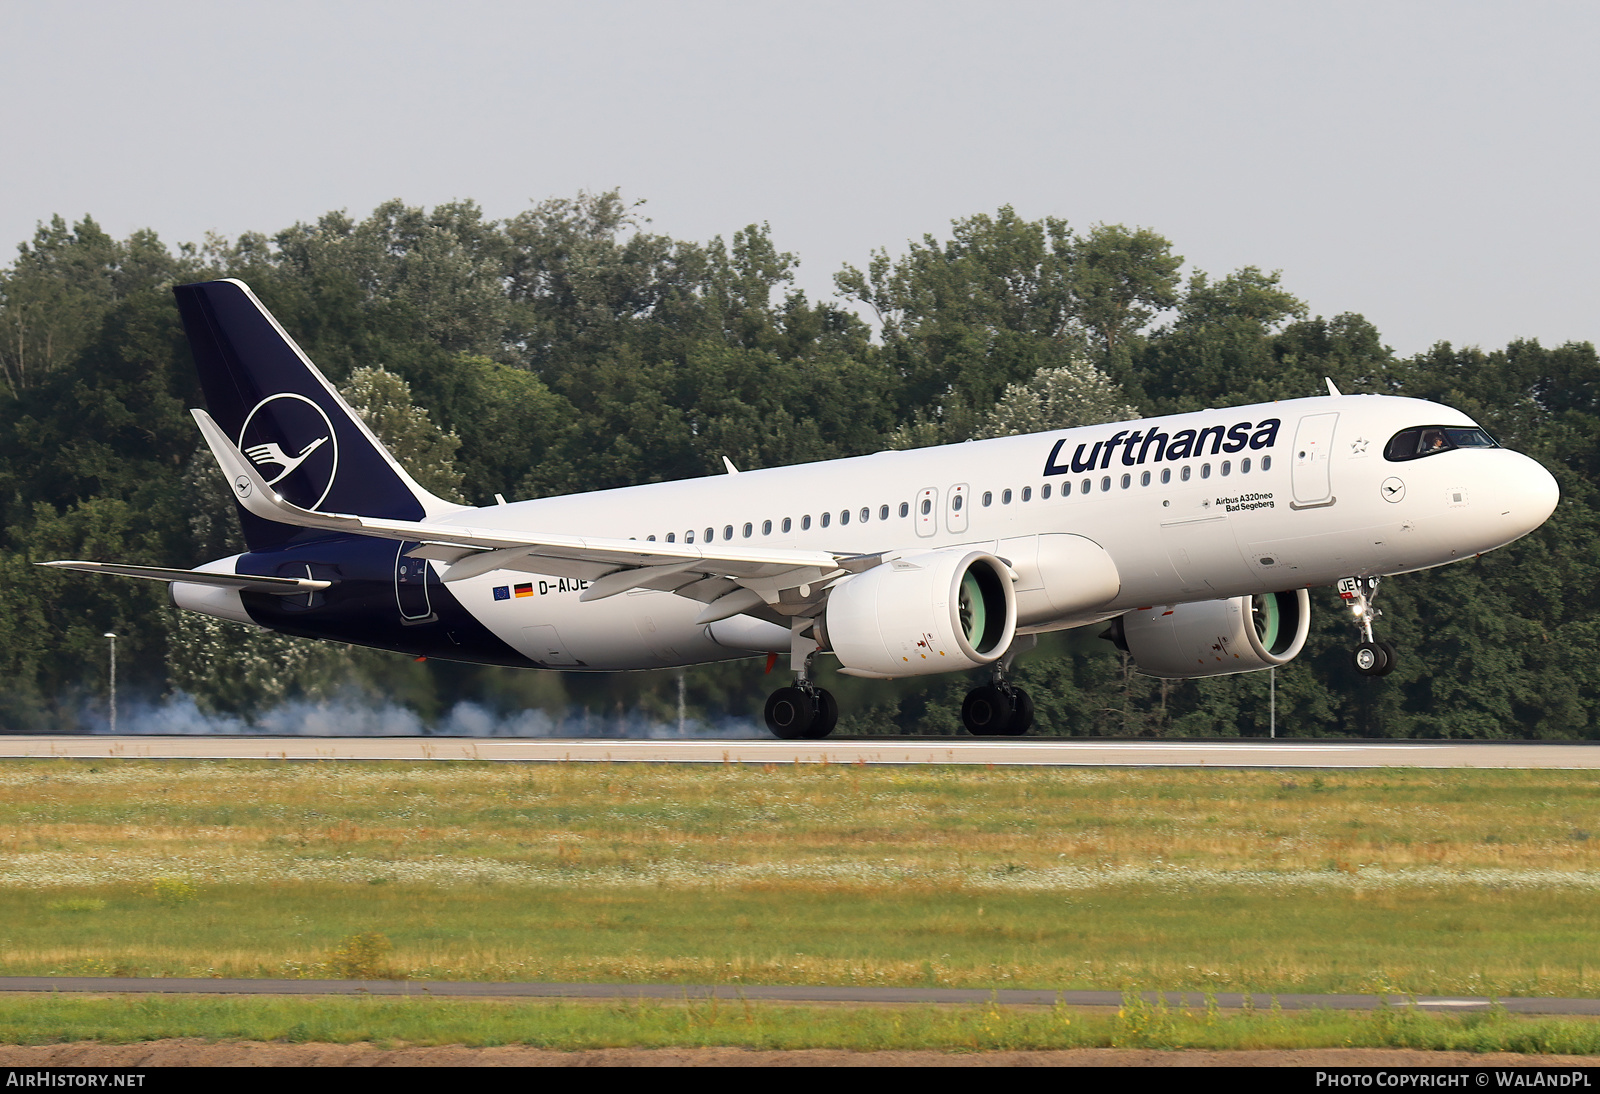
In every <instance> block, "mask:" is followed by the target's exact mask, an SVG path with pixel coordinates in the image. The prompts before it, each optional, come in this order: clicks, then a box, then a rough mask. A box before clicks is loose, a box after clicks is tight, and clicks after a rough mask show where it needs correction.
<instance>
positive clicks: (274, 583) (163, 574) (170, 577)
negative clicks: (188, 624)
mask: <svg viewBox="0 0 1600 1094" xmlns="http://www.w3.org/2000/svg"><path fill="white" fill-rule="evenodd" d="M39 565H40V566H54V567H56V568H58V569H62V570H86V571H88V572H89V573H91V574H116V575H117V576H118V577H141V578H144V579H145V580H146V581H185V582H188V583H189V584H191V585H212V586H215V587H217V588H219V589H238V590H239V591H240V592H246V593H268V594H270V595H272V596H295V595H303V594H305V593H313V592H316V591H318V590H319V589H326V588H327V587H328V586H330V585H332V584H333V582H331V581H319V580H317V579H316V578H311V577H259V576H257V575H255V574H221V573H215V572H213V571H210V570H177V569H169V568H168V567H165V566H124V565H122V564H120V563H111V562H79V561H78V560H76V559H67V560H63V561H59V562H41V563H39Z"/></svg>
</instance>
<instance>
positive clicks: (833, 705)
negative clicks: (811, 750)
mask: <svg viewBox="0 0 1600 1094" xmlns="http://www.w3.org/2000/svg"><path fill="white" fill-rule="evenodd" d="M811 699H812V702H813V703H815V704H816V708H817V713H816V714H815V715H814V716H813V717H812V719H811V728H810V729H809V730H807V731H806V733H805V734H804V737H805V739H806V740H808V741H820V740H822V738H824V737H826V736H827V735H828V734H830V733H832V732H833V727H834V726H836V725H838V724H839V701H838V700H837V699H835V698H834V697H833V692H831V691H828V690H827V689H825V688H818V689H817V690H815V691H813V692H812V693H811Z"/></svg>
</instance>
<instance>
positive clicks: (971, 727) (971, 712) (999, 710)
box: [961, 684, 1012, 737]
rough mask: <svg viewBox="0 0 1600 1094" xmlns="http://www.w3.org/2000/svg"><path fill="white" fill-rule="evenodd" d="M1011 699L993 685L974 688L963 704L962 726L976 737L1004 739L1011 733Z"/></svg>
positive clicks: (968, 693)
mask: <svg viewBox="0 0 1600 1094" xmlns="http://www.w3.org/2000/svg"><path fill="white" fill-rule="evenodd" d="M1011 717H1012V711H1011V699H1010V697H1009V696H1007V695H1006V693H1005V692H1003V691H1001V690H1000V689H999V688H997V687H995V686H994V685H993V684H985V685H983V687H981V688H973V689H972V690H971V691H969V692H967V698H966V701H965V702H963V703H962V704H961V724H962V725H964V726H966V727H967V732H968V733H970V734H972V735H973V736H974V737H1003V736H1005V735H1006V734H1007V733H1009V732H1011Z"/></svg>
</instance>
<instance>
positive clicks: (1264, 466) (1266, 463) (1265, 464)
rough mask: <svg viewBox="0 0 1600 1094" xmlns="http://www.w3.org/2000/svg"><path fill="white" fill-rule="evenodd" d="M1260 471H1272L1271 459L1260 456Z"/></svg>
mask: <svg viewBox="0 0 1600 1094" xmlns="http://www.w3.org/2000/svg"><path fill="white" fill-rule="evenodd" d="M1261 470H1263V471H1271V470H1272V457H1271V456H1262V457H1261Z"/></svg>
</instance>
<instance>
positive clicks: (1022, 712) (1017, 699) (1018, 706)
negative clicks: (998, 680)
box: [1006, 688, 1033, 737]
mask: <svg viewBox="0 0 1600 1094" xmlns="http://www.w3.org/2000/svg"><path fill="white" fill-rule="evenodd" d="M1032 728H1033V697H1032V696H1030V695H1029V694H1028V693H1027V692H1025V691H1023V690H1022V689H1021V688H1012V689H1011V726H1010V728H1008V729H1007V730H1006V732H1007V733H1009V734H1011V736H1013V737H1021V736H1022V735H1023V734H1025V733H1027V732H1028V731H1029V730H1030V729H1032Z"/></svg>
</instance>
